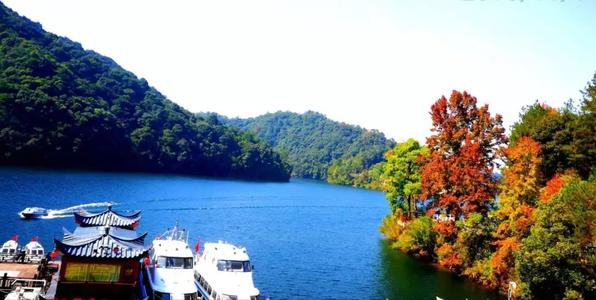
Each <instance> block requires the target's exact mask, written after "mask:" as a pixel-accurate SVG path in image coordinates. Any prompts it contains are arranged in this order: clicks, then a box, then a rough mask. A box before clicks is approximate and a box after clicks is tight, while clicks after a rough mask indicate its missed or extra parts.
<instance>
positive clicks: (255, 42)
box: [3, 0, 596, 141]
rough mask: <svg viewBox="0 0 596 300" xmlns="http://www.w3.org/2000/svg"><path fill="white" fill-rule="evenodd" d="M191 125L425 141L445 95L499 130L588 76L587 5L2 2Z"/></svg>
mask: <svg viewBox="0 0 596 300" xmlns="http://www.w3.org/2000/svg"><path fill="white" fill-rule="evenodd" d="M3 1H4V3H5V4H6V5H7V6H9V7H11V8H12V9H14V10H16V11H17V12H18V13H20V14H21V15H25V16H27V17H28V18H30V19H32V20H34V21H37V22H40V23H41V24H42V25H43V27H44V29H46V30H48V31H51V32H53V33H56V34H59V35H63V36H67V37H69V38H71V39H73V40H75V41H78V42H80V43H81V44H82V45H83V46H84V47H85V48H87V49H93V50H95V51H97V52H99V53H101V54H104V55H107V56H109V57H112V58H113V59H114V60H116V62H118V63H119V64H121V65H122V66H123V67H124V68H126V69H128V70H130V71H132V72H134V73H135V74H137V76H139V77H144V78H146V79H147V80H148V81H149V82H150V84H151V85H153V86H155V87H156V88H157V89H159V90H160V91H161V92H162V93H164V94H165V95H166V96H168V98H170V99H171V100H173V101H175V102H177V103H179V104H180V105H182V106H183V107H185V108H187V109H189V110H191V111H215V112H218V113H222V114H225V115H228V116H241V117H248V116H256V115H260V114H263V113H266V112H274V111H277V110H290V111H295V112H304V111H306V110H315V111H319V112H321V113H324V114H326V115H327V116H328V117H330V118H332V119H335V120H338V121H343V122H347V123H352V124H357V125H361V126H363V127H367V128H374V129H379V130H381V131H383V132H384V133H386V134H387V135H388V136H390V137H393V138H396V139H397V140H403V139H406V138H408V137H415V138H418V139H419V140H421V141H423V140H424V137H426V136H427V135H428V134H429V128H430V126H431V123H430V117H429V110H430V106H431V104H432V103H433V102H434V101H435V100H436V99H438V98H439V97H440V96H441V95H443V94H445V95H449V94H450V93H451V90H453V89H458V90H467V91H468V92H470V93H471V94H472V95H474V96H476V97H478V100H479V102H480V103H488V104H489V105H490V111H491V112H492V113H500V114H502V115H503V116H504V120H505V124H506V125H507V126H509V125H510V124H512V123H513V122H514V121H515V120H516V119H517V116H518V113H519V112H520V110H521V108H522V106H524V105H527V104H531V103H533V102H534V101H535V100H536V99H539V100H540V101H543V102H546V103H548V104H550V105H552V106H560V105H562V103H563V102H565V101H566V100H568V99H569V98H574V99H578V98H580V93H579V90H581V89H583V87H584V86H585V85H586V83H587V81H589V80H590V79H591V78H592V76H593V75H594V72H596V1H593V0H584V1H570V0H566V1H553V0H524V1H519V0H517V1H510V0H485V1H480V0H469V1H466V0H445V1H364V0H363V1H325V0H316V1H305V0H300V1H279V0H278V1H246V0H244V1H221V0H218V1H146V0H145V1H140V0H135V1H132V0H131V1H121V0H107V1H106V0H103V1H74V0H73V1H63V0H52V1H29V0H3Z"/></svg>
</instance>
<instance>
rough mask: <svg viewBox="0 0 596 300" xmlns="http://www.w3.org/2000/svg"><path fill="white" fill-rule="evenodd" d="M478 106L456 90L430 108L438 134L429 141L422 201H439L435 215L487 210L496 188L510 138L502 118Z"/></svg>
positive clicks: (423, 171) (473, 98)
mask: <svg viewBox="0 0 596 300" xmlns="http://www.w3.org/2000/svg"><path fill="white" fill-rule="evenodd" d="M476 102H477V100H476V98H475V97H473V96H471V95H470V94H468V93H467V92H463V93H460V92H458V91H453V93H452V94H451V96H450V98H449V100H447V99H446V98H445V96H443V97H441V98H440V99H439V100H437V102H435V103H434V104H433V105H432V107H431V117H432V124H433V128H432V131H433V133H434V134H433V135H431V136H430V137H429V138H428V139H427V145H428V148H429V149H430V154H429V157H428V162H427V163H426V164H425V165H424V166H423V167H422V181H421V183H422V197H423V198H432V199H434V202H433V207H434V208H435V209H434V211H437V210H443V211H445V212H446V213H448V214H451V215H453V216H454V217H455V218H460V217H462V216H465V215H467V214H469V213H472V212H477V211H478V212H481V213H486V212H487V211H488V208H489V202H490V201H491V199H493V197H494V195H495V193H496V188H497V182H496V181H495V179H494V177H493V169H494V167H495V166H496V164H495V158H496V157H497V155H498V151H497V150H498V149H499V148H500V146H501V145H502V144H503V143H505V142H506V140H507V139H506V137H505V135H504V131H505V130H504V128H503V126H502V119H501V116H500V115H498V114H497V115H496V116H495V117H491V115H490V113H489V111H488V105H484V106H482V107H480V108H478V107H477V106H476Z"/></svg>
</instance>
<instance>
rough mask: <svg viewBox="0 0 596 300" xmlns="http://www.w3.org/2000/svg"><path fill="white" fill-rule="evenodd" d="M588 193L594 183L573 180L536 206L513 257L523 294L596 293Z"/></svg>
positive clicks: (593, 213) (594, 211) (595, 211)
mask: <svg viewBox="0 0 596 300" xmlns="http://www.w3.org/2000/svg"><path fill="white" fill-rule="evenodd" d="M594 195H596V183H595V182H594V181H580V180H578V179H574V180H572V181H571V182H569V183H567V184H566V185H565V186H564V187H563V189H562V190H561V191H560V192H559V193H557V194H556V195H555V196H554V197H552V199H550V200H549V201H547V202H539V204H538V208H537V210H536V223H535V224H534V226H533V227H532V229H531V232H530V235H529V236H528V237H527V238H526V239H524V240H523V241H522V246H521V248H520V250H519V251H518V252H517V253H516V255H515V265H516V268H517V269H518V271H519V274H520V278H521V281H522V282H523V284H524V285H525V288H524V289H522V292H525V293H526V296H531V297H534V298H536V299H560V298H563V296H564V295H576V296H577V295H582V296H583V298H584V299H592V298H593V297H594V295H596V277H595V276H594V274H595V271H596V270H595V269H594V266H595V265H596V253H595V252H594V248H593V247H594V228H593V227H594V224H595V222H596V207H595V203H594Z"/></svg>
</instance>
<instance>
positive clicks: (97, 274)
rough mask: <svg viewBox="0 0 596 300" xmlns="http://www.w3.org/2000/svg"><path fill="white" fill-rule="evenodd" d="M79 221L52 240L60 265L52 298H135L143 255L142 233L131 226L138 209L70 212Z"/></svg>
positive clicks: (145, 250) (137, 218) (146, 248)
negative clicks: (61, 237)
mask: <svg viewBox="0 0 596 300" xmlns="http://www.w3.org/2000/svg"><path fill="white" fill-rule="evenodd" d="M74 215H75V221H76V222H77V224H78V225H79V227H77V228H76V229H75V230H74V231H73V232H69V231H67V230H64V237H63V239H62V240H54V242H55V244H56V249H57V250H58V251H60V252H61V253H62V265H61V268H60V276H59V280H58V285H57V289H56V295H55V298H54V299H60V300H62V299H138V298H140V296H139V294H138V293H139V281H140V280H139V278H140V274H141V273H140V271H141V270H140V267H141V266H140V263H139V261H140V259H141V258H142V257H144V256H146V255H147V253H148V250H149V247H148V246H145V237H146V235H147V234H146V233H144V234H138V233H137V232H136V231H134V230H132V229H134V228H135V227H136V226H137V225H138V223H139V220H140V212H134V213H133V214H131V215H124V214H120V213H116V212H114V211H112V208H111V206H110V207H108V209H106V210H104V211H102V212H100V213H95V214H90V213H87V212H80V213H74Z"/></svg>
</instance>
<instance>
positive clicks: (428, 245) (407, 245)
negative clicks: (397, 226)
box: [394, 216, 436, 257]
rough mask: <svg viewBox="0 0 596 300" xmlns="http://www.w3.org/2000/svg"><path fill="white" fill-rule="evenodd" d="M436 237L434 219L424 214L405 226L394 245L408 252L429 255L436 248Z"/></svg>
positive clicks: (423, 255)
mask: <svg viewBox="0 0 596 300" xmlns="http://www.w3.org/2000/svg"><path fill="white" fill-rule="evenodd" d="M435 238H436V234H435V232H434V231H433V221H432V219H431V218H430V217H428V216H422V217H419V218H416V219H414V220H412V222H410V223H408V225H406V226H405V229H404V230H403V233H402V234H401V235H400V236H399V238H398V239H397V241H396V242H395V244H394V246H395V247H397V248H399V249H401V250H402V251H404V252H407V253H415V254H418V255H420V256H422V257H429V256H430V255H431V254H432V253H433V250H434V248H435Z"/></svg>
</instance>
